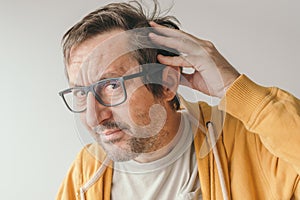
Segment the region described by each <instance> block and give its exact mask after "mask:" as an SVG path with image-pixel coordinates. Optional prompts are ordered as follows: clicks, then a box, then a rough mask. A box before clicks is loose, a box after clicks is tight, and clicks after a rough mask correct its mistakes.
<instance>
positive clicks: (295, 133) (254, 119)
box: [220, 75, 300, 173]
mask: <svg viewBox="0 0 300 200" xmlns="http://www.w3.org/2000/svg"><path fill="white" fill-rule="evenodd" d="M220 108H221V109H222V110H225V111H226V112H227V113H229V114H231V115H232V116H234V117H236V118H238V119H239V120H241V121H242V122H243V124H244V125H245V127H246V128H247V129H248V130H249V131H251V132H253V133H256V134H259V136H260V138H261V141H262V142H263V144H264V145H265V147H266V148H267V149H268V150H269V151H270V152H271V153H272V154H274V155H275V156H277V157H279V158H282V159H283V160H285V161H287V162H289V163H291V164H292V165H293V166H294V167H295V169H296V170H297V172H298V173H300V154H299V150H300V101H299V99H297V98H295V97H293V96H292V95H291V94H289V93H287V92H285V91H282V90H280V89H278V88H266V87H261V86H259V85H257V84H255V83H253V82H252V81H251V80H249V79H248V78H247V77H246V76H243V75H242V76H240V77H239V78H238V79H237V80H236V81H235V82H234V84H233V85H232V86H231V87H230V88H229V89H228V91H227V92H226V95H225V97H224V98H223V99H222V101H221V103H220Z"/></svg>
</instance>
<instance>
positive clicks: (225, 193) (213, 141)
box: [206, 121, 228, 200]
mask: <svg viewBox="0 0 300 200" xmlns="http://www.w3.org/2000/svg"><path fill="white" fill-rule="evenodd" d="M206 126H207V128H208V134H209V137H210V140H211V144H212V145H213V146H212V150H213V154H214V157H215V160H216V164H217V169H218V174H219V179H220V185H221V190H222V195H223V199H224V200H228V191H227V188H226V184H225V178H224V173H223V169H222V165H221V162H220V157H219V153H218V148H217V142H216V138H215V132H214V128H213V124H212V122H210V121H209V122H207V123H206Z"/></svg>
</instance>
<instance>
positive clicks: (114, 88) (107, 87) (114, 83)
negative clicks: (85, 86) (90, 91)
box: [95, 80, 122, 96]
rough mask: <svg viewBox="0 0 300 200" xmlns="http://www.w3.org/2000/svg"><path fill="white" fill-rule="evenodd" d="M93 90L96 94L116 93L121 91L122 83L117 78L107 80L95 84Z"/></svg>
mask: <svg viewBox="0 0 300 200" xmlns="http://www.w3.org/2000/svg"><path fill="white" fill-rule="evenodd" d="M95 91H96V93H97V94H98V95H100V96H103V95H116V94H118V92H121V91H122V84H121V82H120V81H119V80H108V81H105V82H104V83H103V82H102V83H101V84H99V85H97V87H96V88H95Z"/></svg>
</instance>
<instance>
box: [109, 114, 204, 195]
mask: <svg viewBox="0 0 300 200" xmlns="http://www.w3.org/2000/svg"><path fill="white" fill-rule="evenodd" d="M181 116H182V120H181V124H180V127H179V131H178V133H177V135H176V136H175V137H174V139H173V141H172V142H171V143H170V144H169V145H168V146H169V147H166V148H173V149H172V150H171V151H170V152H169V153H168V154H167V155H166V156H164V157H163V158H161V159H159V160H155V161H153V162H147V163H139V162H136V161H134V160H131V161H127V162H115V163H114V174H113V184H112V193H111V198H112V200H121V199H122V200H123V199H124V200H127V199H128V200H129V199H130V200H142V199H143V200H155V199H158V200H165V199H166V200H169V199H171V200H174V199H176V200H177V199H178V200H187V199H197V200H201V199H202V196H201V188H200V181H199V176H198V168H197V161H196V156H195V150H194V145H193V139H194V138H193V133H192V131H191V124H190V122H189V120H188V116H187V113H185V112H182V115H181ZM173 146H174V147H173Z"/></svg>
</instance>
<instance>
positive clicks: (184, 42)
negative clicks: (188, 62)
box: [149, 33, 199, 53]
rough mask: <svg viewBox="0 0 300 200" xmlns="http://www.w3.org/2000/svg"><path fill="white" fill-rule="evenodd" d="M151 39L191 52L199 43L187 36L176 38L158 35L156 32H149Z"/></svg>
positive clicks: (181, 50)
mask: <svg viewBox="0 0 300 200" xmlns="http://www.w3.org/2000/svg"><path fill="white" fill-rule="evenodd" d="M149 37H150V38H151V40H152V41H153V42H154V43H156V44H159V45H162V46H164V47H168V48H172V49H176V50H177V51H179V52H184V53H190V52H194V51H196V49H197V47H198V48H199V46H198V45H196V44H195V43H194V42H192V41H191V40H189V39H187V38H174V37H165V36H161V35H157V34H155V33H149Z"/></svg>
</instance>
